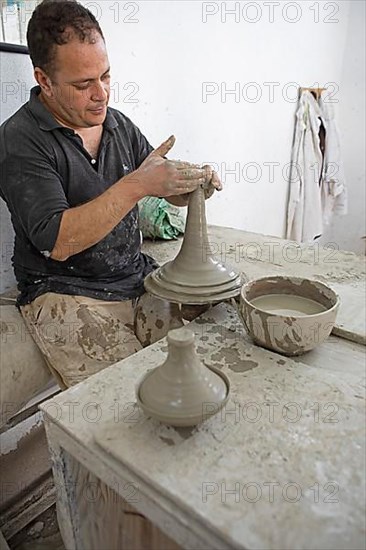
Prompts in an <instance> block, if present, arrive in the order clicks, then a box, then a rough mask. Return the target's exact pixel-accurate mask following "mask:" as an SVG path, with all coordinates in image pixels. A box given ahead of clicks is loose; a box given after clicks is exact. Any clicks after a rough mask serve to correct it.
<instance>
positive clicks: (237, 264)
mask: <svg viewBox="0 0 366 550" xmlns="http://www.w3.org/2000/svg"><path fill="white" fill-rule="evenodd" d="M208 237H209V239H210V243H211V246H212V251H213V253H214V254H215V256H216V257H217V258H219V259H221V260H222V261H223V262H225V261H226V262H227V263H228V264H231V265H232V266H233V267H234V269H236V270H238V271H241V272H242V273H243V274H244V278H245V277H246V278H247V279H248V280H252V279H257V278H259V277H266V276H269V275H292V276H295V277H304V278H310V279H311V278H314V279H317V280H319V281H321V282H324V283H326V284H328V285H329V286H330V287H331V288H332V289H333V290H334V291H335V292H336V293H337V294H338V295H339V296H340V299H341V304H340V308H339V311H338V315H337V320H336V324H335V327H334V329H333V334H337V335H339V336H342V337H343V338H347V339H349V340H352V341H355V342H358V343H363V344H365V343H366V305H365V304H366V291H365V278H366V271H365V257H364V256H360V255H357V254H354V253H353V252H347V251H343V250H337V247H336V245H335V244H332V245H329V246H328V247H322V246H320V245H318V244H317V243H314V244H313V245H299V244H297V243H295V242H292V241H286V240H284V239H280V238H278V237H272V236H268V235H259V234H257V233H249V232H246V231H241V230H238V229H231V228H228V227H218V226H208ZM180 246H181V239H179V240H178V241H170V242H157V241H156V242H154V243H152V242H149V241H146V242H145V243H144V250H145V251H146V252H147V253H148V254H151V255H152V256H154V257H155V258H156V259H157V261H158V262H159V263H160V264H162V263H164V262H166V261H169V260H171V259H172V258H174V257H175V255H176V254H177V252H178V250H179V248H180Z"/></svg>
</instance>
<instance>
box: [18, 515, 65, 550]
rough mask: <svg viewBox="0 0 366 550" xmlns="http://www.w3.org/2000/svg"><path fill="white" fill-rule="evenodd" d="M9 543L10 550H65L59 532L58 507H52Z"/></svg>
mask: <svg viewBox="0 0 366 550" xmlns="http://www.w3.org/2000/svg"><path fill="white" fill-rule="evenodd" d="M7 542H8V545H9V547H10V550H65V547H64V545H63V542H62V539H61V535H60V532H59V530H58V524H57V518H56V506H51V507H50V508H49V509H48V510H46V512H44V513H43V514H41V515H40V516H39V517H38V518H37V519H36V520H35V521H34V522H32V523H30V524H29V525H28V526H27V527H26V528H25V529H23V530H22V531H20V532H19V533H17V534H16V535H15V536H14V537H13V538H11V539H10V540H8V541H7Z"/></svg>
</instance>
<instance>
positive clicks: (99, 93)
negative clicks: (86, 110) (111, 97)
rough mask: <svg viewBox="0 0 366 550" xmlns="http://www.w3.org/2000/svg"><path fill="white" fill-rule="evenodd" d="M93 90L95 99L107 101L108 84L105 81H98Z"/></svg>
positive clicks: (93, 98)
mask: <svg viewBox="0 0 366 550" xmlns="http://www.w3.org/2000/svg"><path fill="white" fill-rule="evenodd" d="M91 92H92V93H91V99H92V100H93V101H106V100H107V99H108V86H107V85H106V84H105V83H104V82H98V83H96V84H95V85H94V86H93V87H92V90H91Z"/></svg>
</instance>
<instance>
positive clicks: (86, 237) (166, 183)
mask: <svg viewBox="0 0 366 550" xmlns="http://www.w3.org/2000/svg"><path fill="white" fill-rule="evenodd" d="M174 142H175V138H174V136H171V137H170V138H169V139H168V140H167V141H165V142H164V143H162V144H161V145H160V147H158V148H157V149H155V150H154V151H153V152H152V153H150V155H148V157H147V158H146V159H145V160H144V162H143V163H142V164H141V166H139V168H138V169H137V170H135V171H134V172H132V173H130V174H128V175H127V176H125V177H123V178H121V179H120V180H119V181H117V182H116V183H115V184H114V185H112V186H111V187H110V188H109V189H107V191H105V192H104V193H103V194H102V195H100V196H99V197H97V198H95V199H93V200H92V201H90V202H88V203H86V204H83V205H81V206H77V207H74V208H69V209H67V210H65V211H64V212H63V214H62V218H61V223H60V228H59V232H58V236H57V240H56V243H55V246H54V248H53V250H52V252H51V258H52V259H54V260H58V261H64V260H67V258H69V257H70V256H73V255H74V254H78V253H79V252H82V251H83V250H86V249H87V248H89V247H91V246H93V245H95V244H96V243H98V242H99V241H100V240H102V239H103V238H104V237H105V236H106V235H108V233H110V232H111V231H112V230H113V229H114V227H116V225H117V224H118V223H119V222H120V221H121V219H122V218H124V217H125V216H126V215H127V214H128V212H129V211H130V210H132V208H134V206H135V205H136V204H137V202H138V201H139V200H140V199H142V198H143V197H145V196H148V195H149V196H156V197H170V196H176V195H184V194H186V193H190V192H191V191H194V190H195V189H196V188H197V187H198V185H200V184H202V183H204V182H205V179H206V172H205V170H204V169H199V168H194V167H192V166H190V165H187V164H186V163H178V162H174V161H169V160H167V159H165V158H163V157H164V156H165V155H166V154H167V153H168V152H169V150H170V149H171V148H172V147H173V145H174Z"/></svg>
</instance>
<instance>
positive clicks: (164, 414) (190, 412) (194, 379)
mask: <svg viewBox="0 0 366 550" xmlns="http://www.w3.org/2000/svg"><path fill="white" fill-rule="evenodd" d="M194 340H195V335H194V333H193V332H192V330H190V329H188V328H179V329H175V330H171V331H169V332H168V336H167V341H168V357H167V359H166V360H165V361H164V363H163V364H162V365H160V366H159V367H157V368H156V369H153V370H152V371H149V372H148V373H147V374H146V375H145V376H144V378H143V379H142V380H141V382H140V384H139V386H138V387H137V390H136V398H137V403H138V404H139V406H140V407H141V409H142V410H143V411H144V413H145V414H146V415H147V416H151V417H152V418H155V419H156V420H159V421H160V422H163V423H164V424H168V425H170V426H177V427H178V426H195V425H196V424H199V423H200V422H202V421H203V420H206V419H207V418H209V417H210V416H212V415H214V414H216V413H217V412H218V411H219V410H220V409H221V408H222V407H223V406H224V405H225V403H226V401H227V399H228V396H229V380H228V378H227V377H226V376H225V375H224V374H223V373H221V372H220V371H218V370H216V369H212V368H208V367H206V366H205V365H204V364H203V363H202V362H201V361H200V360H199V358H198V356H197V354H196V350H195V344H194Z"/></svg>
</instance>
